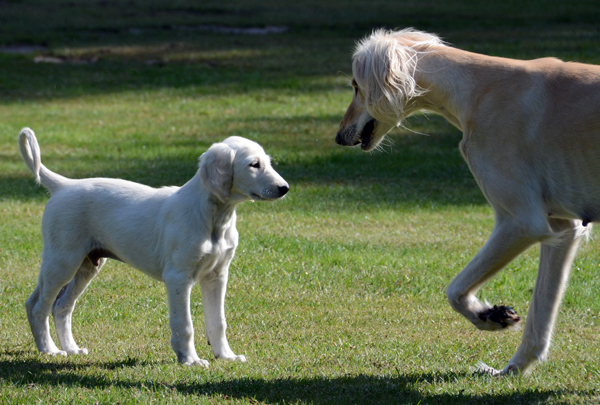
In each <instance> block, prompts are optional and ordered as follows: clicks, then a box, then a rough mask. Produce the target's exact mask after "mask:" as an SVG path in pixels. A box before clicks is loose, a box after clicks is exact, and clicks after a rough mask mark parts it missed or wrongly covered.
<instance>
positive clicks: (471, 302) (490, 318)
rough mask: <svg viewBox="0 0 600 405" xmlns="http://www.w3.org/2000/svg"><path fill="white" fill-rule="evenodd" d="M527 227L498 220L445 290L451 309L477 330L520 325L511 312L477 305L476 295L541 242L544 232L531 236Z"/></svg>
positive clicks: (480, 304)
mask: <svg viewBox="0 0 600 405" xmlns="http://www.w3.org/2000/svg"><path fill="white" fill-rule="evenodd" d="M528 225H530V224H522V223H520V222H519V221H518V220H517V219H515V218H507V219H502V218H497V220H496V226H495V227H494V231H493V232H492V235H491V236H490V239H489V240H488V241H487V242H486V244H485V246H484V247H483V248H482V249H481V250H480V251H479V253H477V255H476V256H475V257H474V258H473V259H472V260H471V261H470V262H469V264H468V265H467V267H465V268H464V270H463V271H461V272H460V274H459V275H458V276H456V278H455V279H454V280H453V281H452V283H450V286H449V287H448V290H447V295H448V300H449V301H450V305H451V306H452V308H454V309H455V310H456V311H458V312H459V313H461V314H462V315H463V316H464V317H465V318H467V319H468V320H469V321H471V322H472V323H473V324H474V325H475V326H476V327H477V328H479V329H482V330H491V331H493V330H500V329H504V328H510V327H513V326H515V325H516V324H518V323H519V322H520V317H519V316H517V314H516V313H515V312H514V311H513V310H512V308H510V307H504V306H501V307H497V306H494V307H491V306H490V305H489V304H487V303H483V302H481V301H479V300H478V299H477V297H475V293H476V292H477V290H479V288H480V287H481V286H482V285H483V284H484V283H485V282H486V281H487V280H488V279H489V278H491V277H492V276H493V275H494V274H496V273H497V272H498V271H499V270H500V269H502V268H503V267H504V266H505V265H506V264H508V263H509V262H510V261H511V260H512V259H514V258H515V257H516V256H517V255H518V254H520V253H521V252H523V251H524V250H525V249H527V248H528V247H529V246H531V245H532V244H533V243H535V242H536V241H538V240H540V238H541V234H542V233H543V232H541V231H540V232H532V227H530V226H528ZM546 233H547V232H546Z"/></svg>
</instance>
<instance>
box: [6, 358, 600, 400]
mask: <svg viewBox="0 0 600 405" xmlns="http://www.w3.org/2000/svg"><path fill="white" fill-rule="evenodd" d="M11 354H12V356H10V357H13V360H5V361H0V381H4V382H5V383H9V384H12V385H14V386H16V387H18V386H28V387H31V386H35V385H41V386H44V385H51V386H56V385H61V386H65V387H72V388H86V389H91V390H102V389H106V388H111V387H118V388H122V389H125V390H131V391H132V395H133V393H134V392H138V391H139V390H142V391H154V392H157V391H158V392H160V391H162V392H164V393H165V394H167V393H173V392H176V393H178V395H180V396H181V395H183V396H186V397H187V396H189V397H213V398H221V399H235V400H242V401H243V400H250V401H251V402H252V401H258V402H260V403H267V404H275V403H311V404H346V403H347V404H354V403H369V404H375V403H381V404H392V403H414V404H416V403H440V404H480V403H482V402H483V403H486V404H487V403H540V402H545V401H547V400H548V398H549V397H550V398H552V397H554V398H556V397H560V396H561V395H563V394H568V392H566V391H564V390H560V389H557V390H540V389H539V388H535V387H532V388H531V390H525V391H523V390H520V391H519V392H513V393H494V392H493V391H490V392H489V393H485V394H476V395H468V394H465V393H464V391H465V390H464V389H459V392H441V393H427V391H433V390H430V389H428V388H427V386H428V385H431V386H435V385H438V386H440V387H442V386H443V385H444V384H454V386H453V387H451V388H450V390H453V389H454V390H456V389H458V388H457V387H460V386H469V385H470V384H472V383H473V382H475V381H477V380H481V379H490V381H491V380H492V379H494V377H489V376H481V375H473V374H471V373H468V372H448V373H445V374H444V373H412V374H411V373H409V374H402V373H401V372H398V374H397V375H394V376H373V375H347V376H341V377H334V378H329V377H297V378H296V377H288V378H281V379H263V378H250V377H235V378H231V379H222V378H221V377H219V378H218V379H215V380H216V381H206V379H205V378H202V377H199V378H198V382H193V381H190V380H191V378H185V379H182V381H181V382H176V383H162V382H160V381H159V380H144V379H139V380H132V379H119V380H117V381H115V380H114V379H108V378H106V377H105V376H103V375H101V374H94V373H93V372H92V373H90V372H88V371H87V370H88V369H96V370H98V369H99V370H115V369H123V368H130V367H144V366H149V365H150V363H149V362H147V361H144V360H140V359H135V358H127V359H125V360H118V361H111V362H100V363H79V364H77V363H70V362H62V361H56V362H54V361H39V360H37V359H31V358H29V359H23V360H18V359H16V358H18V357H21V356H18V355H17V353H14V352H13V353H11ZM23 357H26V354H25V353H23ZM206 373H210V371H206ZM205 377H207V378H210V376H205ZM508 378H519V377H508ZM578 394H579V395H588V394H589V395H593V394H594V393H585V392H583V393H582V392H578ZM490 401H491V402H490Z"/></svg>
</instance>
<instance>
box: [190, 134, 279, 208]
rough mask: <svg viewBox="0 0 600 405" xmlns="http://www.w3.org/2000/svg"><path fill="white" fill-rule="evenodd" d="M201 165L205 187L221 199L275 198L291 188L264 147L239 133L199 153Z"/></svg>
mask: <svg viewBox="0 0 600 405" xmlns="http://www.w3.org/2000/svg"><path fill="white" fill-rule="evenodd" d="M199 169H200V170H199V171H200V179H201V180H202V183H203V184H204V187H206V189H207V190H208V191H209V192H210V193H211V194H213V195H215V196H216V197H217V198H218V199H219V200H221V201H222V202H231V203H238V202H242V201H246V200H253V201H272V200H276V199H278V198H281V197H283V196H284V195H285V194H286V193H287V192H288V190H289V189H290V187H289V185H288V183H287V182H286V181H285V180H284V179H283V178H282V177H281V176H280V175H279V173H277V172H276V171H275V169H273V167H272V166H271V158H270V157H269V156H268V155H267V154H266V153H265V151H264V150H263V148H262V147H261V146H260V145H259V144H257V143H256V142H253V141H250V140H248V139H246V138H242V137H239V136H231V137H229V138H227V139H225V140H224V141H223V142H220V143H215V144H213V145H212V146H211V147H210V148H209V149H208V150H207V151H206V152H205V153H204V154H202V156H200V168H199Z"/></svg>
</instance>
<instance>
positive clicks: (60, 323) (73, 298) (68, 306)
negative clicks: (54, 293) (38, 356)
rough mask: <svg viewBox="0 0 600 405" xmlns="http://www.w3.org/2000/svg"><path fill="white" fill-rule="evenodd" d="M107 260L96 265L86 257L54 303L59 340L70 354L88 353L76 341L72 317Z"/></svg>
mask: <svg viewBox="0 0 600 405" xmlns="http://www.w3.org/2000/svg"><path fill="white" fill-rule="evenodd" d="M105 262H106V259H104V258H102V259H100V260H99V261H98V265H97V266H95V265H94V264H93V263H92V261H91V260H90V259H89V258H86V259H85V260H84V261H83V263H82V264H81V266H80V267H79V270H77V273H75V277H73V279H72V280H71V281H70V282H69V284H67V285H66V286H64V287H63V288H62V290H61V291H60V293H59V295H58V297H57V298H56V301H54V304H53V305H52V316H53V317H54V325H55V327H56V334H57V335H58V341H59V342H60V347H61V349H62V350H63V351H65V352H67V353H68V354H87V353H88V350H87V349H85V348H80V347H79V346H78V345H77V343H75V339H73V332H72V329H71V319H72V315H73V309H74V308H75V303H76V302H77V299H78V298H79V296H80V295H81V294H82V293H83V292H84V291H85V289H86V288H87V286H88V285H89V284H90V282H91V281H92V280H93V279H94V278H95V277H96V276H97V275H98V273H99V272H100V269H101V268H102V266H103V265H104V263H105Z"/></svg>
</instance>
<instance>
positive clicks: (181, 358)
mask: <svg viewBox="0 0 600 405" xmlns="http://www.w3.org/2000/svg"><path fill="white" fill-rule="evenodd" d="M177 361H178V362H179V363H181V364H185V365H186V366H196V365H198V366H201V367H205V368H208V361H207V360H203V359H201V358H200V357H198V356H193V355H184V354H183V353H177Z"/></svg>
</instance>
